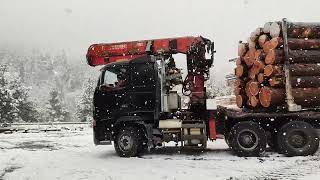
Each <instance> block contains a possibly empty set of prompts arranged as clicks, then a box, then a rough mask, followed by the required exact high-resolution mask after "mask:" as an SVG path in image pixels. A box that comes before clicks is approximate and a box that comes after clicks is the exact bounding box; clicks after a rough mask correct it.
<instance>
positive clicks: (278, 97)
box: [259, 87, 286, 107]
mask: <svg viewBox="0 0 320 180" xmlns="http://www.w3.org/2000/svg"><path fill="white" fill-rule="evenodd" d="M285 97H286V94H285V91H284V89H275V88H268V87H262V88H261V90H260V92H259V100H260V103H261V105H262V106H263V107H271V106H272V107H275V106H280V105H283V104H284V103H285Z"/></svg>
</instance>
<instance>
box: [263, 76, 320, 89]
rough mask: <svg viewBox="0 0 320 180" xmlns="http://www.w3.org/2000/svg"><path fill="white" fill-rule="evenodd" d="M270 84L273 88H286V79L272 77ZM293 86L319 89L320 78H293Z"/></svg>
mask: <svg viewBox="0 0 320 180" xmlns="http://www.w3.org/2000/svg"><path fill="white" fill-rule="evenodd" d="M269 84H270V86H272V87H281V88H283V87H284V86H285V79H284V77H271V78H270V79H269ZM291 86H292V87H293V88H319V87H320V76H292V77H291Z"/></svg>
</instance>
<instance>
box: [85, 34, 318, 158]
mask: <svg viewBox="0 0 320 180" xmlns="http://www.w3.org/2000/svg"><path fill="white" fill-rule="evenodd" d="M177 53H182V54H185V55H186V64H187V75H186V77H185V79H184V80H182V76H181V71H180V70H179V69H178V68H177V67H176V66H175V59H174V58H173V56H172V55H173V54H177ZM214 53H215V51H214V44H213V43H212V42H211V41H210V40H208V39H206V38H203V37H179V38H167V39H155V40H143V41H130V42H121V43H110V44H93V45H91V46H90V47H89V49H88V53H87V62H88V64H89V65H90V66H98V65H104V67H103V68H102V69H101V75H100V77H99V81H98V84H97V87H96V89H95V92H94V98H93V105H94V112H93V119H94V122H93V132H94V143H95V144H96V145H102V144H111V143H112V142H113V144H114V146H115V149H116V151H117V153H118V155H119V156H124V157H130V156H136V155H137V154H139V153H142V152H143V151H144V150H146V149H151V148H153V147H156V146H161V145H162V144H163V143H164V142H169V141H174V142H176V143H177V145H178V144H179V145H181V146H183V147H193V148H194V147H198V148H206V145H207V141H208V140H216V139H217V137H218V135H223V136H224V137H225V139H226V142H227V144H228V145H229V146H230V147H231V148H232V149H233V150H234V152H236V153H237V154H238V155H241V156H257V155H260V154H261V153H262V152H264V151H265V150H266V147H267V144H268V145H269V147H272V148H274V149H275V150H278V151H279V152H282V153H285V154H287V155H309V154H313V153H315V151H316V150H317V149H318V147H319V138H318V135H317V134H316V133H317V131H316V129H318V128H319V120H320V117H319V116H320V114H319V112H318V111H305V112H296V113H291V112H252V111H250V110H246V109H239V108H237V109H234V108H227V107H223V106H214V107H209V106H208V101H214V100H208V98H207V92H206V86H205V82H206V80H208V79H209V77H210V76H209V70H210V68H211V66H212V64H213V54H214ZM208 57H209V58H208ZM175 86H180V87H181V89H182V93H178V92H177V91H175V90H174V88H173V87H175ZM182 96H184V97H187V98H186V99H187V101H188V102H187V103H185V100H181V98H182ZM182 103H185V106H184V107H183V106H182ZM281 133H282V134H283V133H284V134H286V133H287V135H284V136H283V137H282V136H281V135H280V134H281Z"/></svg>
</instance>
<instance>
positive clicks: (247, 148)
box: [231, 121, 267, 156]
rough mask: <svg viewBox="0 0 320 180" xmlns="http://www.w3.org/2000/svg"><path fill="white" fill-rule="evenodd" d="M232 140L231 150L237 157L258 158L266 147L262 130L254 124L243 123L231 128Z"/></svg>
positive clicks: (249, 122)
mask: <svg viewBox="0 0 320 180" xmlns="http://www.w3.org/2000/svg"><path fill="white" fill-rule="evenodd" d="M231 132H232V134H233V140H232V142H231V146H232V150H233V151H234V152H235V153H236V154H237V155H238V156H260V155H261V154H262V153H263V152H264V151H265V150H266V146H267V136H266V133H265V131H264V129H263V128H262V127H261V126H260V125H259V124H258V123H255V122H252V121H243V122H239V123H238V124H236V125H234V126H233V127H232V128H231Z"/></svg>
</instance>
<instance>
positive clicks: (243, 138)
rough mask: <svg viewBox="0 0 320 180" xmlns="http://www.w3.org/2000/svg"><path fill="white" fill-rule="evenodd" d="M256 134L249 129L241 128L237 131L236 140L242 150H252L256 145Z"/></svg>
mask: <svg viewBox="0 0 320 180" xmlns="http://www.w3.org/2000/svg"><path fill="white" fill-rule="evenodd" d="M258 139H259V138H258V135H257V133H255V132H254V131H251V130H248V129H247V130H243V131H241V132H240V133H239V135H238V138H237V141H238V144H239V146H240V147H241V148H242V149H244V150H252V149H255V148H256V147H257V146H258Z"/></svg>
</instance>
